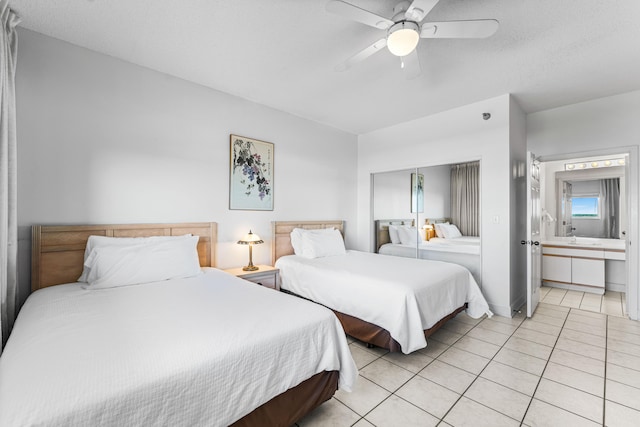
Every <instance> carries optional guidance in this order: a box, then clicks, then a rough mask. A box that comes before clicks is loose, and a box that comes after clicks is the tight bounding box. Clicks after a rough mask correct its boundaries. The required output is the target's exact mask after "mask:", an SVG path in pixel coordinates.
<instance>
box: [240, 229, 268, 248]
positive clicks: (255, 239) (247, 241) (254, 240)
mask: <svg viewBox="0 0 640 427" xmlns="http://www.w3.org/2000/svg"><path fill="white" fill-rule="evenodd" d="M260 243H264V240H262V239H261V238H260V236H258V235H257V234H253V232H251V230H249V232H248V233H247V234H245V235H244V237H243V238H242V239H240V240H238V244H239V245H259V244H260Z"/></svg>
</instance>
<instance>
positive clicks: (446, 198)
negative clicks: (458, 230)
mask: <svg viewBox="0 0 640 427" xmlns="http://www.w3.org/2000/svg"><path fill="white" fill-rule="evenodd" d="M419 172H420V173H421V174H423V175H424V213H421V214H420V215H419V218H420V219H419V220H418V225H419V226H422V225H423V224H424V220H425V219H426V218H449V217H451V165H441V166H430V167H428V168H420V169H419Z"/></svg>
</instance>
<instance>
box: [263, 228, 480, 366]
mask: <svg viewBox="0 0 640 427" xmlns="http://www.w3.org/2000/svg"><path fill="white" fill-rule="evenodd" d="M290 224H291V223H274V229H275V230H276V233H275V236H274V241H275V242H276V243H275V245H276V246H275V249H274V253H276V259H277V261H276V264H275V265H276V267H278V268H279V269H280V277H281V280H282V283H281V289H284V290H287V291H289V292H292V293H294V294H296V295H299V296H302V297H304V298H308V299H310V300H312V301H315V302H317V303H319V304H322V305H325V306H327V307H329V308H331V309H332V310H334V311H335V312H337V313H344V314H347V315H348V316H351V317H354V318H357V319H360V320H362V321H365V322H367V323H370V324H373V325H377V326H378V327H380V328H383V329H385V330H386V331H388V332H389V333H390V335H391V337H392V338H393V339H394V340H395V341H397V343H399V345H400V349H401V351H402V352H403V353H407V354H408V353H411V352H413V351H416V350H418V349H420V348H424V347H425V346H426V345H427V342H426V338H425V330H428V329H431V328H432V327H434V326H436V325H437V324H439V323H440V322H441V321H442V320H443V319H446V318H447V317H448V316H450V315H451V314H452V313H455V312H456V310H458V309H459V308H460V307H463V306H464V305H465V304H467V305H468V307H467V313H468V314H469V315H470V316H472V317H475V318H478V317H480V316H482V315H484V314H487V315H489V316H491V315H492V313H491V311H490V310H489V306H488V304H487V302H486V300H485V299H484V297H483V296H482V293H481V292H480V289H479V288H478V285H477V284H476V282H475V280H474V279H473V276H472V275H471V274H470V273H469V271H468V270H467V269H466V268H464V267H461V266H459V265H456V264H451V263H444V262H438V261H424V260H417V259H410V258H403V257H393V256H386V255H380V254H372V253H366V252H358V251H346V253H345V254H343V255H334V256H324V257H320V258H313V259H309V258H305V257H303V256H299V255H284V254H286V253H288V252H289V253H290V251H289V249H288V248H286V247H285V245H284V237H285V236H284V234H285V231H286V230H287V229H289V231H290V230H291V228H292V227H295V226H296V224H293V225H290ZM279 229H280V230H284V231H280V232H278V230H279ZM278 245H281V249H282V250H281V252H279V251H278V249H277V246H278ZM343 326H344V322H343ZM345 330H346V331H347V333H349V332H350V331H349V329H348V328H347V327H345Z"/></svg>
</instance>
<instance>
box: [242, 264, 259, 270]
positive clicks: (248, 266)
mask: <svg viewBox="0 0 640 427" xmlns="http://www.w3.org/2000/svg"><path fill="white" fill-rule="evenodd" d="M242 270H243V271H256V270H259V268H258V267H256V266H255V265H247V266H246V267H242Z"/></svg>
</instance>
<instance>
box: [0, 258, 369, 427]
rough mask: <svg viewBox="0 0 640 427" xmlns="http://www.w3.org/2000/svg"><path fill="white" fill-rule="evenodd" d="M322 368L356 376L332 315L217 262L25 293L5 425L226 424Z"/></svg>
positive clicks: (2, 391) (6, 363)
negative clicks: (189, 273) (190, 272)
mask: <svg viewBox="0 0 640 427" xmlns="http://www.w3.org/2000/svg"><path fill="white" fill-rule="evenodd" d="M325 370H339V371H340V380H339V381H340V383H339V386H340V388H341V389H345V390H350V389H351V387H352V385H353V383H354V381H355V378H356V376H357V369H356V367H355V364H354V362H353V359H352V358H351V353H350V352H349V348H348V345H347V342H346V338H345V334H344V331H343V330H342V327H341V325H340V323H339V322H338V320H337V319H336V317H335V315H334V314H333V313H332V312H331V311H329V310H327V309H325V308H324V307H321V306H318V305H317V304H313V303H310V302H308V301H303V300H300V299H299V298H295V297H293V296H290V295H285V294H282V293H279V292H275V291H273V290H271V289H267V288H264V287H261V286H258V285H255V284H253V283H250V282H247V281H244V280H241V279H237V278H235V277H233V276H231V275H229V274H227V273H224V272H222V271H220V270H215V269H207V271H206V272H205V274H203V275H200V276H198V277H194V278H189V279H178V280H172V281H166V282H158V283H151V284H146V285H136V286H127V287H120V288H113V289H103V290H84V289H82V288H81V287H80V285H79V284H69V285H60V286H54V287H50V288H46V289H43V290H40V291H38V292H36V293H34V294H33V295H31V296H30V297H29V299H28V300H27V302H26V304H25V305H24V307H23V308H22V310H21V312H20V315H19V317H18V319H17V322H16V324H15V328H14V329H13V333H12V334H11V336H10V338H9V342H8V343H7V346H6V348H5V350H4V353H3V354H2V357H0V425H1V426H26V425H51V426H97V425H107V426H122V425H145V426H148V425H171V426H194V425H219V426H226V425H229V424H230V423H232V422H234V421H236V420H237V419H239V418H241V417H242V416H244V415H245V414H247V413H249V412H251V411H252V410H253V409H254V408H256V407H258V406H260V405H261V404H263V403H265V402H267V401H268V400H270V399H271V398H273V397H275V396H277V395H278V394H280V393H282V392H284V391H286V390H288V389H289V388H291V387H294V386H296V385H297V384H299V383H300V382H302V381H303V380H305V379H307V378H309V377H311V376H313V375H314V374H316V373H319V372H322V371H325Z"/></svg>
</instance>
